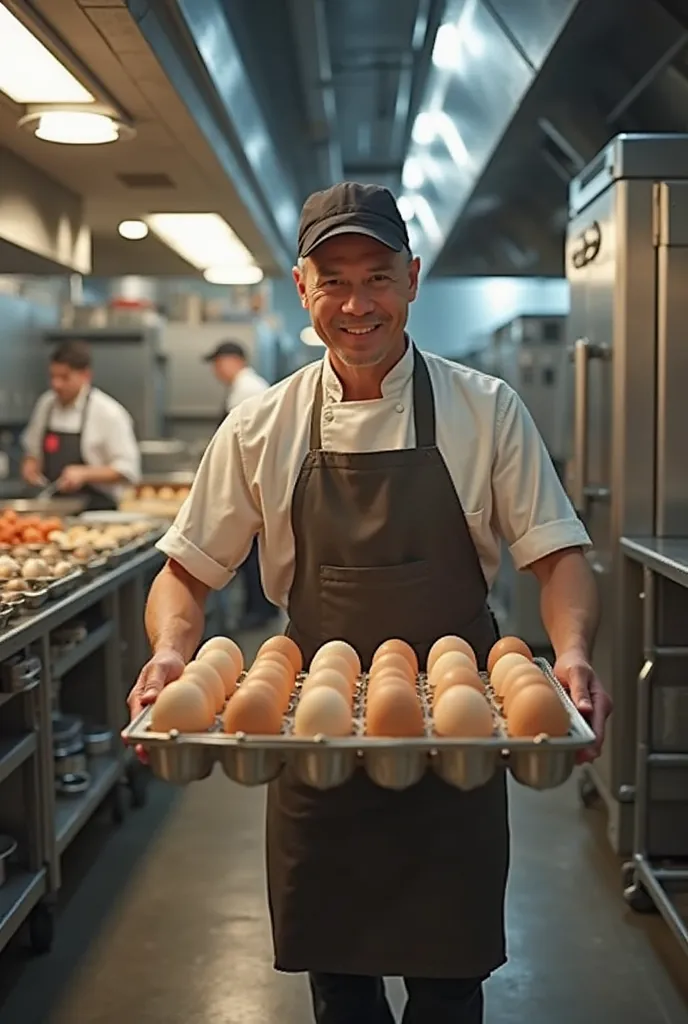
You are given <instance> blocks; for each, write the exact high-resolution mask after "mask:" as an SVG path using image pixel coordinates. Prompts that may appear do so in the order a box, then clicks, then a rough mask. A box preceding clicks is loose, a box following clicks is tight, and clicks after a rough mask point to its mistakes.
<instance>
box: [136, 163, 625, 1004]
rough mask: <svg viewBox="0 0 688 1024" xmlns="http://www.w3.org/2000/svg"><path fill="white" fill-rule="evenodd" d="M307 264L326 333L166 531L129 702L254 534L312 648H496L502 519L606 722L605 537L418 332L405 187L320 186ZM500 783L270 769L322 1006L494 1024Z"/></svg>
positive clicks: (285, 872) (523, 418) (263, 399)
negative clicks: (330, 779)
mask: <svg viewBox="0 0 688 1024" xmlns="http://www.w3.org/2000/svg"><path fill="white" fill-rule="evenodd" d="M298 255H299V260H298V266H297V267H296V268H295V270H294V279H295V282H296V287H297V289H298V292H299V295H300V297H301V301H302V304H303V306H304V308H305V309H307V310H308V311H309V313H310V316H311V319H312V322H313V326H314V328H315V330H316V331H317V332H318V335H319V336H320V338H321V339H322V341H323V342H324V343H325V345H326V347H327V353H326V355H325V357H324V359H323V360H322V361H321V362H317V363H315V364H311V365H309V366H307V367H306V368H305V369H302V370H300V371H298V372H297V373H296V374H294V375H293V376H291V377H289V378H288V379H286V380H285V381H282V382H281V383H280V384H278V385H276V386H274V387H272V388H270V389H269V390H268V391H267V392H266V393H265V394H264V395H262V396H260V397H258V398H255V399H249V400H248V401H246V402H245V403H242V405H241V407H240V408H238V409H236V410H235V411H234V412H232V413H231V414H230V416H229V417H228V418H227V420H226V421H225V423H224V424H223V425H222V427H221V428H220V430H219V431H218V433H217V434H216V436H215V438H214V439H213V441H212V442H211V444H210V446H209V448H208V450H207V452H206V455H205V457H204V459H203V462H202V464H201V467H200V469H199V472H198V475H197V477H196V481H195V483H194V486H193V489H192V492H191V495H190V497H189V499H188V501H187V502H186V504H185V506H184V507H183V509H182V510H181V512H180V514H179V516H178V517H177V520H176V522H175V523H174V525H173V526H172V528H171V529H170V531H169V532H168V534H167V535H166V537H165V538H164V539H163V540H162V541H161V543H160V547H161V548H162V550H163V551H164V552H165V553H166V554H167V555H168V557H169V561H168V563H167V565H166V566H165V568H164V569H163V570H162V572H161V573H160V575H159V576H158V578H157V580H156V581H155V583H154V585H153V588H152V590H151V594H150V598H149V602H148V609H147V616H146V621H147V626H148V631H149V634H150V637H151V641H152V645H153V648H154V651H155V653H154V656H153V658H152V660H151V661H150V662H149V663H148V665H147V666H146V667H145V668H144V670H143V672H142V673H141V676H140V678H139V680H138V682H137V684H136V686H135V688H134V690H133V691H132V694H131V696H130V708H131V711H132V714H134V715H135V714H137V713H138V712H139V711H140V709H141V707H142V706H143V705H145V704H147V703H151V702H152V701H154V700H155V697H156V695H157V694H158V693H159V692H160V690H161V689H162V687H163V686H164V685H166V684H167V683H169V682H171V681H172V680H173V679H175V678H177V677H178V676H179V675H180V674H181V672H182V669H183V667H184V664H185V662H186V661H188V660H189V659H190V658H191V657H192V655H193V653H194V651H195V649H196V647H197V645H198V643H199V640H200V637H201V632H202V628H203V607H204V603H205V600H206V596H207V594H208V591H209V590H210V589H213V588H215V589H217V588H220V587H222V586H224V585H225V584H226V583H227V582H228V580H229V579H230V578H231V576H232V575H233V573H234V571H235V569H236V567H237V566H238V565H240V564H241V562H242V561H243V559H244V557H245V556H246V553H247V551H248V549H249V546H250V543H251V538H252V537H253V536H254V535H255V534H256V533H257V534H258V535H259V537H260V548H261V560H262V565H263V571H264V579H265V588H266V592H267V594H268V597H269V598H270V599H271V600H272V601H274V602H275V604H277V605H280V606H281V607H283V608H285V609H286V611H287V613H288V616H289V635H290V636H292V637H293V638H294V639H295V640H296V641H297V643H298V644H299V645H300V647H301V649H302V651H303V654H304V659H305V662H306V664H308V663H309V662H310V660H311V658H312V657H313V654H314V653H315V651H316V650H317V648H318V647H319V646H320V645H321V644H323V643H324V642H325V641H327V640H330V639H333V638H339V639H344V640H347V641H349V643H351V644H352V645H353V646H354V647H355V648H356V649H357V650H358V652H359V654H360V656H361V660H362V662H363V664H364V667H367V665H369V663H370V658H371V656H372V653H373V651H374V650H375V648H376V647H377V646H378V644H379V643H381V642H382V641H384V640H387V639H389V638H391V637H399V638H401V639H403V640H406V641H408V642H409V643H410V644H412V646H413V647H414V649H415V650H416V652H417V654H418V656H419V660H420V661H421V663H422V662H424V660H425V658H426V656H427V652H428V650H429V648H430V646H431V644H432V643H433V642H434V641H435V640H436V639H437V638H438V637H440V636H443V635H446V634H452V633H453V634H458V635H460V636H462V637H464V638H465V639H466V640H468V641H469V642H470V643H471V645H472V646H473V648H474V650H475V652H476V654H477V656H478V659H479V662H480V663H481V667H484V664H485V659H486V657H487V653H488V651H489V649H490V647H491V646H492V644H493V643H494V641H495V640H496V637H497V630H496V626H495V623H494V619H493V616H492V615H491V613H490V610H489V608H488V604H487V595H488V589H489V585H490V583H491V582H492V580H493V579H494V577H495V575H496V572H497V568H498V564H499V557H500V556H499V552H500V543H501V539H502V538H504V539H505V540H506V541H507V543H508V545H509V548H510V552H511V557H512V558H513V559H514V561H515V563H516V565H517V566H518V568H520V569H525V568H528V569H529V570H530V571H532V572H533V573H535V575H536V577H537V578H538V580H539V582H540V584H541V590H542V615H543V620H544V622H545V625H546V627H547V630H548V633H549V636H550V638H551V641H552V645H553V647H554V650H555V652H556V655H557V663H556V673H557V675H558V677H559V678H560V679H561V680H562V682H564V683H565V684H566V685H568V686H569V688H570V690H571V694H572V697H573V699H574V701H575V703H576V705H577V706H578V708H579V709H580V710H581V711H582V712H583V713H584V714H585V715H586V716H588V717H590V719H591V724H592V726H593V728H594V730H595V733H596V736H597V738H598V747H597V750H596V753H597V752H598V751H599V746H600V745H601V743H602V740H603V735H604V724H605V720H606V717H607V715H608V714H609V712H610V710H611V703H610V700H609V698H608V697H607V695H606V693H605V692H604V690H603V689H602V687H601V685H600V683H599V681H598V680H597V679H596V678H595V675H594V673H593V670H592V668H591V667H590V660H589V659H590V648H591V644H592V641H593V638H594V634H595V629H596V625H597V619H598V597H597V592H596V587H595V583H594V579H593V576H592V573H591V570H590V568H589V566H588V563H587V561H586V559H585V557H584V555H583V549H584V548H585V547H586V546H587V545H588V543H589V541H588V537H587V534H586V532H585V529H584V528H583V526H582V524H581V522H580V521H579V519H578V518H577V516H576V515H575V513H574V511H573V509H572V507H571V505H570V503H569V501H568V499H567V497H566V495H565V493H564V491H563V490H562V487H561V485H560V483H559V480H558V478H557V475H556V473H555V471H554V469H553V467H552V464H551V462H550V460H549V457H548V455H547V452H546V450H545V448H544V445H543V443H542V441H541V439H540V437H539V435H538V433H537V430H536V428H535V426H534V424H533V421H532V419H531V417H530V416H529V414H528V413H527V411H526V409H525V408H524V406H523V404H522V403H521V401H520V400H519V398H518V397H517V396H516V394H515V393H514V392H513V391H512V390H511V389H510V388H509V387H508V386H507V385H506V384H505V383H504V382H502V381H499V380H496V379H494V378H491V377H487V376H485V375H483V374H480V373H476V372H474V371H472V370H469V369H467V368H465V367H462V366H459V365H456V364H453V363H450V362H447V361H446V360H443V359H441V358H439V357H437V356H434V355H429V354H425V353H423V354H421V353H420V352H419V351H418V349H417V348H416V347H415V345H414V343H413V342H412V340H411V339H410V338H409V337H408V335H407V334H406V331H405V327H406V322H407V316H408V309H409V304H410V303H411V302H412V301H413V300H414V298H415V296H416V292H417V289H418V274H419V261H418V260H417V259H414V258H413V257H412V254H411V252H410V247H409V238H408V234H407V231H406V227H405V224H404V221H403V220H402V218H401V216H400V214H399V211H398V209H397V206H396V203H395V201H394V199H393V197H392V195H391V194H390V193H389V192H388V191H387V190H386V189H384V188H381V187H377V186H371V185H357V184H353V183H344V184H340V185H336V186H334V187H333V188H331V189H329V190H327V191H326V192H321V193H316V194H314V195H313V196H311V197H310V198H309V199H308V200H307V201H306V203H305V205H304V208H303V212H302V217H301V224H300V229H299V249H298ZM508 861H509V832H508V820H507V800H506V783H505V778H504V774H503V773H501V772H498V773H496V774H495V776H494V777H493V779H492V780H491V781H490V782H488V783H487V784H486V785H484V786H482V787H481V788H479V789H476V790H473V791H470V792H462V791H460V790H458V789H455V788H453V787H451V786H449V785H447V784H446V783H444V782H443V781H442V780H441V779H439V778H438V777H437V776H435V775H434V774H433V773H427V774H426V776H425V777H424V778H423V779H422V780H421V781H420V782H419V783H418V784H417V785H415V786H412V787H411V788H410V789H407V790H404V791H402V792H394V791H390V790H386V789H382V788H379V787H377V786H376V785H375V784H374V783H373V782H372V781H370V780H369V778H368V777H367V776H366V775H365V773H364V772H363V771H359V772H358V773H357V774H356V775H355V776H354V777H353V778H352V779H351V780H350V781H349V782H347V783H345V784H344V785H343V786H340V787H338V788H336V789H334V790H329V791H327V792H320V791H317V790H315V789H313V788H310V787H308V786H306V785H303V784H302V783H300V782H299V781H298V780H297V779H296V778H295V777H294V776H293V775H292V774H291V772H290V771H288V770H285V771H284V772H283V773H282V774H281V776H280V777H279V778H278V779H277V780H276V781H275V782H273V783H272V784H271V785H270V789H269V797H268V836H267V867H268V884H269V899H270V911H271V918H272V926H273V939H274V948H275V967H276V968H277V969H278V970H281V971H287V972H302V971H303V972H308V974H309V978H310V984H311V989H312V994H313V1006H314V1013H315V1019H316V1021H317V1022H318V1024H348V1022H351V1024H391V1022H392V1015H391V1011H390V1009H389V1006H388V1004H387V1001H386V998H385V994H384V987H383V980H382V979H383V978H384V977H385V976H401V977H403V978H404V979H405V982H406V988H407V991H408V996H409V998H408V1004H407V1007H406V1013H405V1016H404V1021H405V1022H406V1024H449V1022H452V1024H479V1022H481V1021H482V1019H483V995H482V985H483V981H484V980H485V979H486V978H487V977H488V976H489V975H490V974H491V973H492V972H493V971H495V970H497V969H498V968H499V967H500V966H501V965H502V964H503V963H504V962H505V959H506V953H505V932H504V893H505V885H506V878H507V870H508Z"/></svg>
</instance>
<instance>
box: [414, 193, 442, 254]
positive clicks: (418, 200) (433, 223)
mask: <svg viewBox="0 0 688 1024" xmlns="http://www.w3.org/2000/svg"><path fill="white" fill-rule="evenodd" d="M414 207H415V211H416V216H417V217H418V220H419V221H420V225H421V227H422V229H423V231H424V232H425V234H426V235H427V236H428V238H431V239H432V241H433V242H435V243H437V244H441V243H442V242H443V241H444V235H443V234H442V229H441V227H440V226H439V224H438V222H437V217H436V216H435V214H434V211H433V209H432V207H431V206H430V203H429V202H428V201H427V199H426V198H425V196H415V198H414Z"/></svg>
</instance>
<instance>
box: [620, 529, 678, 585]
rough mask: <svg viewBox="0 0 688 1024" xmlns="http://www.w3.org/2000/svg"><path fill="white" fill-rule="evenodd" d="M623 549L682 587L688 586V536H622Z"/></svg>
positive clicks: (625, 552)
mask: <svg viewBox="0 0 688 1024" xmlns="http://www.w3.org/2000/svg"><path fill="white" fill-rule="evenodd" d="M620 543H621V550H622V551H623V552H624V554H625V555H627V556H628V557H629V558H632V559H633V561H635V562H640V564H641V565H645V566H647V568H648V569H651V570H652V572H656V573H657V574H658V575H659V576H664V577H666V578H667V579H669V580H673V582H674V583H678V585H679V586H680V587H688V537H622V538H621V542H620Z"/></svg>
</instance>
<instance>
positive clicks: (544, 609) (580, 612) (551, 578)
mask: <svg viewBox="0 0 688 1024" xmlns="http://www.w3.org/2000/svg"><path fill="white" fill-rule="evenodd" d="M530 568H531V570H532V571H533V572H534V573H535V575H536V576H537V578H538V580H539V582H540V588H541V594H540V614H541V616H542V621H543V624H544V626H545V629H546V630H547V634H548V636H549V638H550V641H551V643H552V647H553V648H554V652H555V654H556V656H557V657H560V655H562V654H564V653H566V652H569V651H580V652H581V653H583V654H584V656H585V657H586V658H589V657H590V654H591V651H592V646H593V643H594V641H595V634H596V633H597V627H598V625H599V619H600V601H599V594H598V590H597V583H596V582H595V577H594V575H593V572H592V569H591V568H590V566H589V564H588V562H587V560H586V558H585V556H584V555H583V552H582V551H581V550H580V549H578V548H575V549H570V550H567V551H558V552H556V553H555V554H553V555H548V556H547V557H546V558H542V559H540V560H539V561H538V562H535V563H534V564H533V565H532V566H531V567H530Z"/></svg>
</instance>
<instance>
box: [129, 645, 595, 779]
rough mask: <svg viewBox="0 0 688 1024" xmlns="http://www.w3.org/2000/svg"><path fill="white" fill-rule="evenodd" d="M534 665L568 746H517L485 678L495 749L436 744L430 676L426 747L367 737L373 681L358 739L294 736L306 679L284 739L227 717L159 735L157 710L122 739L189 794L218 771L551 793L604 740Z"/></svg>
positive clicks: (360, 708)
mask: <svg viewBox="0 0 688 1024" xmlns="http://www.w3.org/2000/svg"><path fill="white" fill-rule="evenodd" d="M535 663H536V664H537V665H538V667H539V668H541V669H542V671H543V672H544V674H545V676H546V678H547V680H548V681H549V683H550V685H551V686H553V687H554V688H555V690H556V691H557V693H558V695H559V697H560V699H561V700H562V702H563V703H564V705H565V707H566V709H567V711H568V712H569V718H570V722H571V726H570V729H569V733H568V735H567V736H562V737H548V736H537V737H534V738H532V739H520V738H519V739H515V738H513V737H510V736H509V735H508V734H507V730H506V723H505V719H504V717H503V715H502V713H501V710H500V706H499V702H498V700H497V699H496V697H495V695H494V691H493V690H492V687H491V686H490V685H489V682H488V680H487V676H486V675H485V674H481V675H482V678H483V681H484V682H485V696H486V697H487V699H488V701H489V703H490V705H491V707H492V712H493V717H494V726H495V728H494V734H493V735H492V736H491V737H489V738H486V739H450V738H444V737H439V736H436V735H434V733H433V729H432V718H431V713H430V704H429V699H428V691H429V687H428V683H427V679H426V677H425V676H424V675H421V676H419V677H418V679H417V690H418V694H419V697H420V701H421V706H422V709H423V714H424V718H425V733H426V734H425V736H424V737H418V738H412V739H405V738H404V739H396V738H379V737H371V736H366V735H365V734H364V714H365V691H366V686H367V677H366V676H365V675H364V676H362V677H361V678H360V679H359V681H358V684H357V692H356V697H355V701H354V731H353V732H352V735H351V736H346V737H341V738H340V737H337V738H330V737H325V736H316V737H314V738H313V739H309V738H303V737H300V736H298V737H297V736H294V735H293V733H292V729H293V721H294V712H295V710H296V706H297V703H298V692H299V688H300V685H301V683H302V681H303V679H305V678H306V677H305V676H303V675H302V676H300V677H299V678H298V679H297V684H296V688H295V690H294V693H293V694H292V699H291V701H290V704H289V708H288V709H287V712H286V714H285V716H284V721H283V728H282V732H281V734H280V735H279V736H254V735H251V736H249V735H244V734H241V733H237V734H227V733H225V732H224V731H223V730H222V725H221V716H218V719H217V721H216V725H215V727H214V729H211V730H209V731H208V732H203V733H176V732H171V733H158V732H153V731H152V730H151V715H152V708H150V707H149V708H145V709H144V711H142V713H141V714H140V715H139V716H138V717H137V718H136V719H134V721H133V722H132V723H131V724H130V725H129V726H128V727H127V728H126V729H125V731H124V733H123V735H124V737H125V739H126V741H127V742H128V743H131V744H136V745H141V746H142V747H143V749H144V750H145V752H146V755H147V757H148V760H149V763H150V767H151V770H152V771H153V773H154V774H155V775H157V776H158V777H159V778H162V779H164V780H165V781H167V782H172V783H176V784H180V785H184V784H186V783H189V782H194V781H198V780H200V779H203V778H206V777H207V776H208V775H210V773H211V772H212V770H213V768H214V766H215V763H216V762H219V763H220V764H221V766H222V768H223V770H224V772H225V774H226V775H227V776H228V777H229V778H230V779H232V780H233V781H234V782H238V783H241V784H243V785H248V786H255V785H262V784H264V783H266V782H270V781H271V780H272V779H275V778H277V776H278V775H279V774H280V772H281V771H282V769H283V768H284V767H285V765H288V766H289V767H290V768H291V769H292V770H293V771H294V772H295V774H296V775H297V776H298V778H300V779H301V780H302V781H303V782H304V783H306V784H308V785H311V786H314V787H315V788H317V789H331V788H333V787H335V786H338V785H341V784H342V783H344V782H346V781H347V780H348V779H349V778H350V777H351V776H352V775H353V773H354V772H355V771H356V769H357V768H359V767H363V768H364V769H365V771H366V772H367V773H368V775H369V776H370V778H371V779H372V780H373V781H374V782H375V783H377V784H378V785H379V786H382V787H384V788H388V789H396V790H401V789H406V788H408V787H409V786H412V785H414V784H415V783H416V782H419V781H420V779H421V778H422V777H423V775H424V774H425V772H426V771H428V770H430V771H434V772H435V773H437V774H438V775H439V776H440V777H441V778H442V779H444V781H445V782H447V783H449V784H450V785H453V786H456V787H458V788H459V789H463V790H469V789H475V788H476V787H478V786H482V785H484V784H485V783H486V782H488V781H489V780H490V778H491V777H492V776H493V774H494V773H495V772H496V771H498V770H500V769H503V768H508V769H509V770H510V771H511V773H512V774H513V776H514V777H515V778H516V779H517V781H518V782H520V783H522V784H523V785H526V786H530V787H532V788H534V789H550V788H553V787H555V786H559V785H561V784H562V783H563V782H565V781H566V779H567V778H568V777H569V776H570V774H571V772H572V771H573V768H574V765H575V762H576V755H577V753H578V752H579V751H581V750H584V749H585V748H586V747H589V746H590V745H591V744H592V743H594V740H595V737H594V734H593V732H592V729H591V728H590V726H589V725H588V724H587V722H586V721H585V719H584V718H583V716H582V715H581V714H580V712H579V711H578V710H577V709H576V707H575V706H574V704H573V702H572V700H571V698H570V697H569V695H568V693H567V692H566V691H565V690H564V688H563V687H562V686H561V685H560V683H559V682H558V681H557V680H556V679H555V677H554V674H553V672H552V669H551V667H550V665H549V664H548V663H547V662H546V661H545V660H544V659H541V658H536V659H535Z"/></svg>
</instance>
